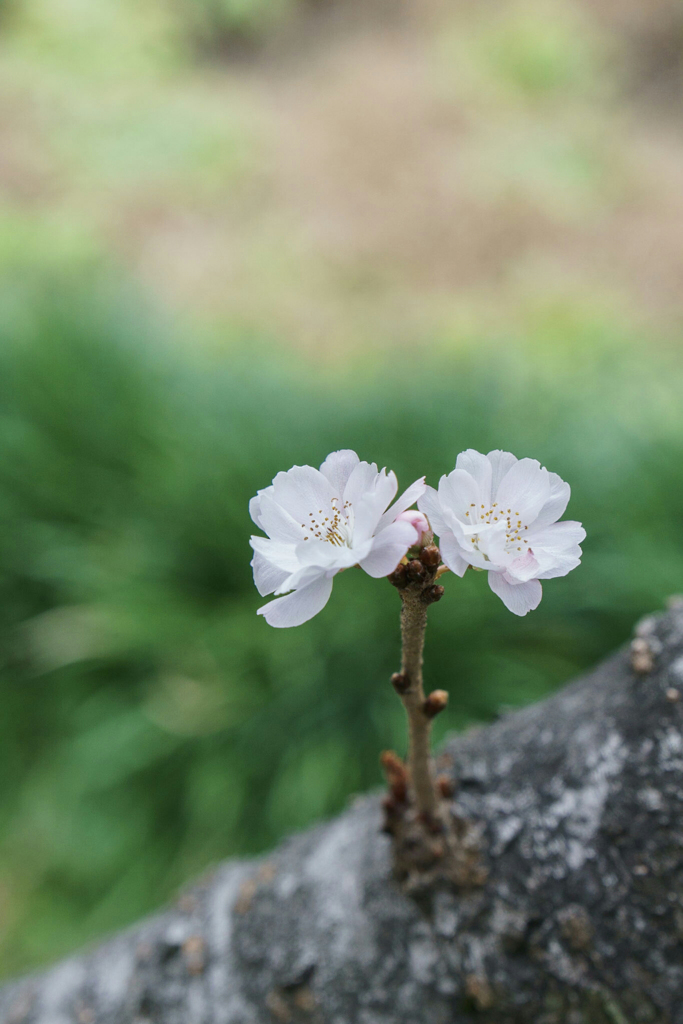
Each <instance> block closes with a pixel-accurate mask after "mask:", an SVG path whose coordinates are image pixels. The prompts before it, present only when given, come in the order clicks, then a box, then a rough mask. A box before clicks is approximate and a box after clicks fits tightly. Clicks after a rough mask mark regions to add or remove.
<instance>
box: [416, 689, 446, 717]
mask: <svg viewBox="0 0 683 1024" xmlns="http://www.w3.org/2000/svg"><path fill="white" fill-rule="evenodd" d="M447 704H448V694H447V693H446V691H445V690H433V691H432V692H431V693H430V694H429V696H428V697H427V699H426V701H425V702H424V704H423V705H422V710H423V711H424V713H425V715H426V716H427V718H436V716H437V715H438V714H440V713H441V712H442V711H443V710H444V708H445V707H446V705H447Z"/></svg>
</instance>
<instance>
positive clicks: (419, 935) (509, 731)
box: [0, 605, 683, 1024]
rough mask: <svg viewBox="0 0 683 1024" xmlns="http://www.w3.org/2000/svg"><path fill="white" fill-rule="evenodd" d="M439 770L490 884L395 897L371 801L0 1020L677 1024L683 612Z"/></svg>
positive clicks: (131, 934)
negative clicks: (447, 773)
mask: <svg viewBox="0 0 683 1024" xmlns="http://www.w3.org/2000/svg"><path fill="white" fill-rule="evenodd" d="M679 688H680V690H681V694H680V696H679ZM447 755H448V757H449V758H450V760H451V769H452V771H453V773H454V775H455V777H456V778H457V779H459V780H460V787H459V791H458V794H457V796H456V800H457V804H458V809H459V812H460V813H463V814H466V815H468V816H469V817H471V818H473V819H476V820H478V821H480V822H481V823H482V826H483V829H484V843H485V849H486V859H487V863H488V867H489V869H490V875H489V879H488V881H487V882H486V884H485V886H484V887H482V888H480V889H476V890H473V891H471V892H469V893H464V894H458V893H456V892H453V891H450V890H448V889H447V888H440V889H438V890H436V891H427V892H425V893H423V894H421V895H420V897H419V899H416V898H414V897H409V896H406V895H405V894H404V893H403V892H402V891H401V890H400V888H399V887H398V886H397V884H396V883H395V882H393V881H391V879H390V878H389V877H388V873H389V865H390V851H389V841H388V839H387V837H386V836H383V835H381V834H380V832H379V827H380V821H381V814H380V806H379V798H378V796H376V795H372V796H369V797H364V798H362V799H359V800H357V801H356V802H355V803H354V804H353V806H352V807H351V808H350V809H349V810H347V811H346V812H345V813H344V814H342V815H341V816H340V817H339V818H337V819H336V820H334V821H331V822H329V823H327V824H324V825H321V826H319V827H317V828H314V829H312V830H310V831H308V832H306V833H304V834H303V835H299V836H297V837H295V838H293V839H291V840H289V841H288V842H286V843H285V844H284V845H283V846H282V847H281V848H280V849H278V850H276V851H275V852H274V853H273V854H272V855H271V856H268V857H265V858H263V859H261V860H259V861H249V862H242V863H239V862H238V863H229V864H226V865H225V866H224V867H221V868H219V869H218V870H217V871H216V872H215V873H214V874H213V875H212V876H211V877H208V878H206V879H205V880H204V881H203V882H200V883H199V884H198V885H197V886H196V887H195V888H193V889H191V890H190V891H188V892H187V893H186V894H184V895H183V896H182V897H181V898H180V899H179V901H178V902H177V904H176V905H175V906H173V907H171V908H170V909H168V910H167V911H165V912H163V913H161V914H159V915H158V916H156V917H153V918H151V919H150V920H147V921H145V922H143V923H142V924H140V925H138V926H136V927H134V928H132V929H130V930H128V931H127V932H125V933H123V934H121V935H118V936H116V937H114V938H113V939H110V940H109V941H107V942H105V943H104V944H103V945H101V946H99V947H98V948H95V949H93V950H91V951H89V952H86V953H83V954H80V955H78V956H75V957H73V958H72V959H70V960H67V961H66V962H64V963H62V964H60V965H58V966H57V967H54V968H52V969H51V970H49V971H47V972H46V973H44V974H40V975H37V976H35V977H32V978H28V979H25V980H22V981H19V982H16V983H13V984H10V985H9V986H7V987H6V988H4V989H3V990H2V991H1V992H0V1021H2V1022H3V1024H10V1022H11V1024H67V1022H69V1024H71V1022H75V1024H151V1022H153V1024H278V1022H282V1024H287V1022H291V1024H355V1022H358V1024H418V1022H420V1024H465V1022H468V1024H470V1022H471V1024H636V1022H641V1021H643V1022H654V1024H683V788H682V778H683V776H682V774H681V773H682V770H683V608H682V607H681V606H680V605H677V606H674V607H673V608H672V609H671V610H670V611H669V612H668V613H667V614H665V615H662V616H660V617H657V618H653V619H650V620H646V621H645V622H644V623H641V625H640V627H639V629H638V635H637V638H636V640H635V641H634V645H632V648H631V649H629V650H625V651H622V652H620V653H618V654H617V655H615V656H614V657H613V658H612V659H610V660H609V661H607V662H606V663H605V664H604V665H602V666H601V667H599V668H598V669H597V670H596V671H594V672H593V673H591V674H590V675H588V676H586V677H585V678H583V679H581V680H579V681H578V682H576V683H574V684H573V685H571V686H569V687H568V688H567V689H565V690H563V691H562V692H560V693H558V694H557V695H555V696H553V697H552V698H550V699H549V700H546V701H544V702H543V703H541V704H538V705H536V706H534V707H530V708H528V709H525V710H523V711H520V712H517V713H515V714H512V715H510V716H509V717H507V718H505V719H504V720H502V721H500V722H498V723H496V724H495V725H493V726H490V727H488V728H485V729H481V730H478V731H476V732H472V733H470V734H468V735H465V736H463V737H460V738H456V739H453V740H452V741H451V742H450V743H449V744H448V747H447Z"/></svg>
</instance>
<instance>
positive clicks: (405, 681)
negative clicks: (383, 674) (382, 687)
mask: <svg viewBox="0 0 683 1024" xmlns="http://www.w3.org/2000/svg"><path fill="white" fill-rule="evenodd" d="M391 685H392V686H393V688H394V689H395V690H396V693H399V694H403V693H407V692H408V690H409V689H410V679H409V678H408V676H406V675H404V674H403V673H402V672H394V674H393V676H392V677H391Z"/></svg>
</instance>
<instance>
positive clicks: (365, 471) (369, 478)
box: [344, 462, 398, 511]
mask: <svg viewBox="0 0 683 1024" xmlns="http://www.w3.org/2000/svg"><path fill="white" fill-rule="evenodd" d="M378 476H379V473H378V471H377V466H376V465H375V463H374V462H372V463H370V462H359V463H358V465H357V466H356V468H355V469H354V470H353V471H352V473H351V475H350V476H349V479H348V480H347V482H346V487H345V488H344V501H350V502H351V503H352V504H355V503H356V502H358V501H360V499H361V498H362V497H363V496H364V495H366V494H371V493H374V491H375V488H376V485H377V477H378ZM396 486H397V487H398V484H397V485H396ZM395 493H396V492H395V491H394V494H395ZM393 496H394V495H393V494H392V495H391V497H390V498H389V499H388V500H387V505H388V504H389V502H390V501H391V498H393ZM387 505H385V506H384V508H383V509H382V511H384V509H385V508H386V507H387Z"/></svg>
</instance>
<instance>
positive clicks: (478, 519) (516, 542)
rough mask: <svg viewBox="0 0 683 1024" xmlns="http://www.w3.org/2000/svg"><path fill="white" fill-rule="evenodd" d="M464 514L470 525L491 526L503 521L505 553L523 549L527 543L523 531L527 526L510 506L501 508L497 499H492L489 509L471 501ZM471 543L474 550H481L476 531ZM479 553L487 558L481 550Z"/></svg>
mask: <svg viewBox="0 0 683 1024" xmlns="http://www.w3.org/2000/svg"><path fill="white" fill-rule="evenodd" d="M465 516H466V517H467V518H468V519H469V521H470V523H471V524H472V526H478V525H482V526H493V525H494V524H495V523H505V551H506V553H507V554H514V553H515V550H517V551H523V550H524V545H525V544H528V543H529V541H528V540H527V539H526V538H525V537H524V533H525V531H526V530H528V529H529V527H528V526H525V525H524V523H523V522H522V520H521V517H520V514H519V512H513V510H512V509H510V508H501V507H500V506H499V505H498V502H497V501H494V503H493V505H492V506H491V508H489V509H487V508H486V506H485V505H480V506H477V505H476V503H475V502H471V503H470V507H469V511H467V512H465ZM472 544H473V545H474V549H475V551H481V549H480V547H479V534H478V533H475V534H474V535H473V537H472ZM481 554H482V555H484V558H488V556H487V555H486V554H485V553H484V552H483V551H481Z"/></svg>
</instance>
